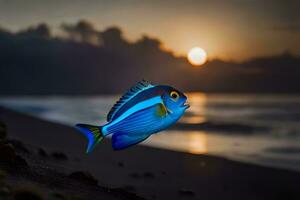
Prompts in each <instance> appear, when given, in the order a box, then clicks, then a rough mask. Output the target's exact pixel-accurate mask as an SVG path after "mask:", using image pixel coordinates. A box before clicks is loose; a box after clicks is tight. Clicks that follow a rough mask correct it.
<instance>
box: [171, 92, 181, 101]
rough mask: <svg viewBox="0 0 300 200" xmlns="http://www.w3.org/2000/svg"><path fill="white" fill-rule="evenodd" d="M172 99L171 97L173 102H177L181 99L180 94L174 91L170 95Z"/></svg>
mask: <svg viewBox="0 0 300 200" xmlns="http://www.w3.org/2000/svg"><path fill="white" fill-rule="evenodd" d="M170 97H171V99H172V100H174V101H177V100H178V99H179V94H178V92H176V91H172V92H171V93H170Z"/></svg>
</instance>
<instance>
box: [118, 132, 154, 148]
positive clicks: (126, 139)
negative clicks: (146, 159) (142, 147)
mask: <svg viewBox="0 0 300 200" xmlns="http://www.w3.org/2000/svg"><path fill="white" fill-rule="evenodd" d="M149 136H150V135H149V134H146V135H135V136H132V135H127V134H126V133H122V132H119V133H114V134H113V136H112V147H113V149H114V150H121V149H125V148H127V147H130V146H132V145H135V144H138V143H140V142H142V141H144V140H145V139H147V138H148V137H149Z"/></svg>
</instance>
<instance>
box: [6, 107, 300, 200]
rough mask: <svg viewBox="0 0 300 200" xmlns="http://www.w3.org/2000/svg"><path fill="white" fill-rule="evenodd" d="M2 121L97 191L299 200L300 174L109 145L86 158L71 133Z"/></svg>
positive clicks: (14, 119)
mask: <svg viewBox="0 0 300 200" xmlns="http://www.w3.org/2000/svg"><path fill="white" fill-rule="evenodd" d="M0 121H3V122H4V123H5V124H6V126H7V133H8V137H9V138H12V139H16V140H19V141H22V142H23V143H24V144H25V145H26V144H29V145H28V146H29V147H28V148H29V149H30V146H32V147H31V148H33V149H34V148H37V149H38V148H42V149H43V150H45V152H47V153H49V152H61V153H62V154H65V155H66V156H67V160H65V161H59V162H56V161H55V160H54V159H52V158H51V159H49V158H48V159H45V164H46V165H49V166H54V168H57V169H60V170H61V169H63V170H66V171H72V170H73V171H74V170H77V171H78V170H84V171H89V172H90V173H91V174H93V176H94V177H95V178H96V179H98V181H99V185H101V186H105V187H112V188H124V190H126V191H129V192H133V193H135V194H137V195H138V196H140V197H143V198H146V199H182V198H187V197H190V198H193V199H220V198H222V199H299V198H300V191H299V186H300V173H299V172H295V171H291V170H285V169H275V168H272V167H264V166H259V165H255V164H249V163H242V162H237V161H231V160H228V159H225V158H221V157H217V156H211V155H194V154H189V153H183V152H175V151H170V150H162V149H155V148H152V147H147V146H141V145H138V146H134V147H132V148H129V149H126V150H123V151H113V150H112V149H111V147H110V140H106V141H104V142H103V144H100V145H99V146H98V147H97V148H96V149H95V152H93V153H92V154H90V155H86V154H85V153H84V151H85V145H86V139H85V138H84V136H82V135H81V134H80V133H77V132H76V130H75V129H74V128H72V127H68V126H65V125H61V124H56V123H53V122H48V121H44V120H41V119H38V118H35V117H32V116H29V115H26V114H20V113H17V112H15V111H11V110H8V109H6V108H0ZM32 151H36V150H32ZM35 156H36V155H35V153H33V154H31V155H30V156H28V155H27V157H28V159H26V158H27V157H26V155H25V160H29V161H30V160H31V159H30V157H33V158H34V157H35ZM33 160H34V159H33ZM30 162H31V161H30ZM73 189H74V188H73Z"/></svg>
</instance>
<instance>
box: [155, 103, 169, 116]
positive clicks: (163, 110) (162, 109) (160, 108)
mask: <svg viewBox="0 0 300 200" xmlns="http://www.w3.org/2000/svg"><path fill="white" fill-rule="evenodd" d="M170 112H171V111H170V110H168V108H167V107H166V106H165V105H164V104H162V103H160V104H157V110H156V114H157V115H158V116H160V117H165V116H166V115H167V114H169V113H170Z"/></svg>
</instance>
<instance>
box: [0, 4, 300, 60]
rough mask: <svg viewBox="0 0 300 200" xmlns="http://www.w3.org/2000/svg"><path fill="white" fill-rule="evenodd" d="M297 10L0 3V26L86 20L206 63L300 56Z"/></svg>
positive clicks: (296, 7) (279, 7)
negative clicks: (202, 53) (200, 54)
mask: <svg viewBox="0 0 300 200" xmlns="http://www.w3.org/2000/svg"><path fill="white" fill-rule="evenodd" d="M299 10H300V1H297V0H294V1H293V0H227V1H225V0H224V1H223V0H209V1H208V0H207V1H204V0H203V1H201V0H198V1H192V0H186V1H170V0H165V1H158V0H157V1H156V0H152V1H143V0H131V1H130V0H126V1H125V0H124V1H119V0H114V1H100V0H87V1H83V0H81V1H80V0H72V1H71V0H53V1H46V0H26V1H23V0H0V26H2V27H4V28H8V29H11V30H19V29H22V28H26V27H27V26H29V25H35V24H38V23H40V22H46V23H48V24H49V25H51V27H53V28H55V29H58V28H59V25H60V24H61V23H62V22H67V23H75V22H77V21H78V20H79V19H86V20H88V21H90V22H92V23H93V24H94V25H95V27H97V29H99V30H104V29H105V28H106V27H109V26H112V25H116V26H119V27H121V28H122V30H123V31H124V35H125V37H126V38H127V39H129V40H136V39H138V38H139V37H141V35H142V34H147V35H149V36H153V37H157V38H159V39H160V40H161V41H162V42H163V43H164V46H165V47H166V48H168V49H171V50H173V51H174V52H175V53H177V54H186V53H187V52H188V50H189V49H191V48H192V47H194V46H199V47H201V48H203V49H205V50H206V51H207V52H208V55H209V57H210V58H213V57H219V58H222V59H234V60H244V59H248V58H251V57H255V56H265V55H273V54H279V53H281V52H283V51H285V50H289V51H291V52H292V53H295V54H300V45H299V44H300V34H299V33H300V12H299Z"/></svg>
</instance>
